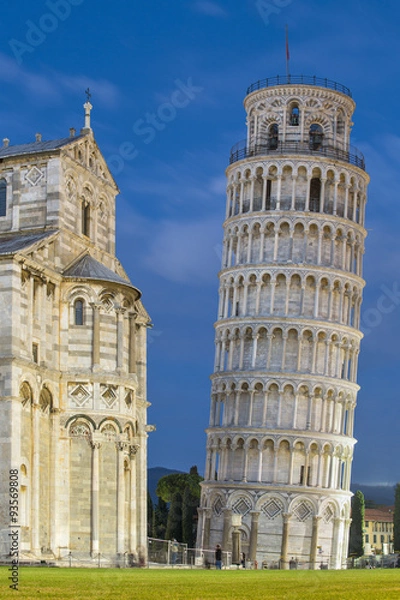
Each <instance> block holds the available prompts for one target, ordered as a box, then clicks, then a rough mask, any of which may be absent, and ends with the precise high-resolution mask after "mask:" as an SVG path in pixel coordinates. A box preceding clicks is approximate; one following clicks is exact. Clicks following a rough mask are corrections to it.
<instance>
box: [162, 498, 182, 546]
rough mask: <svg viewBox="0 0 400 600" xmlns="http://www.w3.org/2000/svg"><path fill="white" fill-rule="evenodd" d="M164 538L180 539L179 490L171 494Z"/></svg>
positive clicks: (180, 506) (180, 505) (180, 508)
mask: <svg viewBox="0 0 400 600" xmlns="http://www.w3.org/2000/svg"><path fill="white" fill-rule="evenodd" d="M165 538H166V539H167V540H173V539H176V540H178V541H182V494H181V493H180V492H175V494H174V495H173V496H172V500H171V506H170V507H169V511H168V520H167V530H166V532H165Z"/></svg>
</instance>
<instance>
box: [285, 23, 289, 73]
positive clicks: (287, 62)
mask: <svg viewBox="0 0 400 600" xmlns="http://www.w3.org/2000/svg"><path fill="white" fill-rule="evenodd" d="M289 59H290V53H289V32H288V26H287V25H286V77H287V79H288V81H289V79H290V71H289Z"/></svg>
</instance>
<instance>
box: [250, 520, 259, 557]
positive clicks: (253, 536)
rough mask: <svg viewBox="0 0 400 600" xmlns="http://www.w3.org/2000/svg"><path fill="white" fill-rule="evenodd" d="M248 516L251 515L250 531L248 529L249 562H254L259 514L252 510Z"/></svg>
mask: <svg viewBox="0 0 400 600" xmlns="http://www.w3.org/2000/svg"><path fill="white" fill-rule="evenodd" d="M250 514H251V529H250V548H249V560H251V561H252V562H254V561H255V560H256V553H257V537H258V517H259V516H260V513H259V512H258V511H256V510H252V511H251V513H250Z"/></svg>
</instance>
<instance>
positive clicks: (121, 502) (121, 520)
mask: <svg viewBox="0 0 400 600" xmlns="http://www.w3.org/2000/svg"><path fill="white" fill-rule="evenodd" d="M126 448H127V443H126V442H118V443H117V451H118V479H117V553H118V554H121V555H123V554H124V551H125V469H124V460H125V450H126Z"/></svg>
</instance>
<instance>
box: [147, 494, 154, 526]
mask: <svg viewBox="0 0 400 600" xmlns="http://www.w3.org/2000/svg"><path fill="white" fill-rule="evenodd" d="M147 535H148V537H154V505H153V500H152V499H151V496H150V492H149V491H147Z"/></svg>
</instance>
